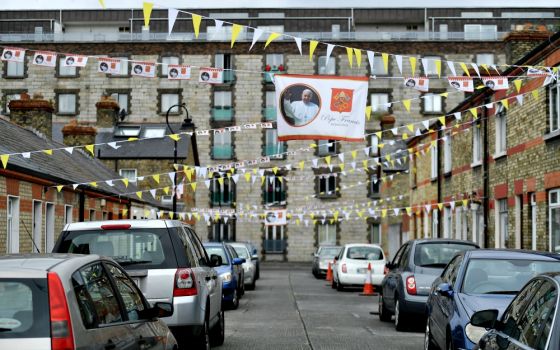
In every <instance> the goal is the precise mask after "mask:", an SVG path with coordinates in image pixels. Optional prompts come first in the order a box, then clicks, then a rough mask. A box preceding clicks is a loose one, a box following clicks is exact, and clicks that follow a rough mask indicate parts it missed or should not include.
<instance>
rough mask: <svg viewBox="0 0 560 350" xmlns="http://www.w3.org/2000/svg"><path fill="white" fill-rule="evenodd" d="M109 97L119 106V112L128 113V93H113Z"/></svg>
mask: <svg viewBox="0 0 560 350" xmlns="http://www.w3.org/2000/svg"><path fill="white" fill-rule="evenodd" d="M111 97H112V98H113V99H114V100H115V101H117V103H118V104H119V112H121V111H124V113H125V114H128V113H129V104H128V103H129V101H130V93H128V92H127V93H121V92H115V93H112V94H111Z"/></svg>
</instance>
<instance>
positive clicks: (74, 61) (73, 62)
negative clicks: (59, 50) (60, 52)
mask: <svg viewBox="0 0 560 350" xmlns="http://www.w3.org/2000/svg"><path fill="white" fill-rule="evenodd" d="M65 56H66V58H65V59H64V61H63V62H62V66H63V67H85V66H86V64H87V60H88V57H87V56H82V55H73V54H66V55H65Z"/></svg>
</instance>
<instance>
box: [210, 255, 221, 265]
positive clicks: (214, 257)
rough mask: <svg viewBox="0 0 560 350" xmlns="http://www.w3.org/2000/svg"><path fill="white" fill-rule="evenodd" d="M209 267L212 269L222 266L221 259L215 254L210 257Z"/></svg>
mask: <svg viewBox="0 0 560 350" xmlns="http://www.w3.org/2000/svg"><path fill="white" fill-rule="evenodd" d="M210 265H211V266H212V267H218V266H220V265H222V257H221V256H219V255H216V254H212V255H210Z"/></svg>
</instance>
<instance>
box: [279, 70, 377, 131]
mask: <svg viewBox="0 0 560 350" xmlns="http://www.w3.org/2000/svg"><path fill="white" fill-rule="evenodd" d="M274 85H275V87H276V106H277V107H276V109H277V118H276V119H277V122H278V140H279V141H287V140H342V141H363V140H364V128H365V110H366V104H367V93H368V77H333V76H317V75H291V74H275V75H274Z"/></svg>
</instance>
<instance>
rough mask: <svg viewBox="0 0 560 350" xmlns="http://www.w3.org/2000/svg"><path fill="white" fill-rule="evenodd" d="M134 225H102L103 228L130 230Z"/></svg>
mask: <svg viewBox="0 0 560 350" xmlns="http://www.w3.org/2000/svg"><path fill="white" fill-rule="evenodd" d="M131 226H132V225H130V224H108V225H101V229H102V230H128V229H129V228H130V227H131Z"/></svg>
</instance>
